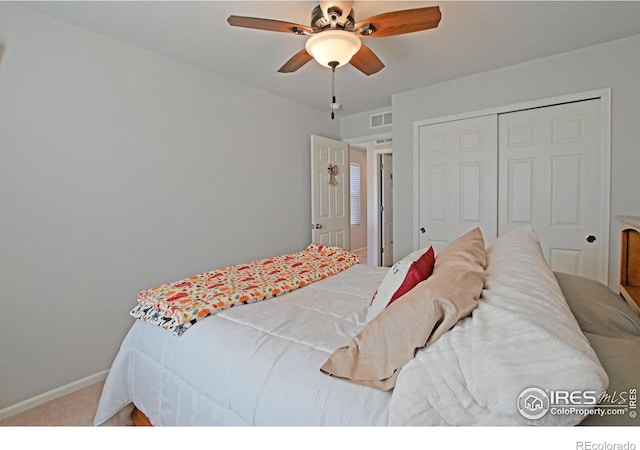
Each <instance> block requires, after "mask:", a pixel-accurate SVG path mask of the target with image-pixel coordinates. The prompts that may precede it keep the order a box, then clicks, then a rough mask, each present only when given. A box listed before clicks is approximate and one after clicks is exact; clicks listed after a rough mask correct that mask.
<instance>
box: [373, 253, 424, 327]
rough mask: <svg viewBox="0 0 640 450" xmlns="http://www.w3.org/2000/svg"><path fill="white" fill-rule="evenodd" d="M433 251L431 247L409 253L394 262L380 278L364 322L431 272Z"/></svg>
mask: <svg viewBox="0 0 640 450" xmlns="http://www.w3.org/2000/svg"><path fill="white" fill-rule="evenodd" d="M434 262H435V253H434V251H433V247H429V248H423V249H420V250H416V251H414V252H412V253H409V254H408V255H407V256H405V257H404V258H402V259H401V260H400V261H398V262H396V263H395V264H394V265H393V266H391V268H390V269H389V271H388V272H387V274H386V275H385V276H384V278H383V279H382V282H381V283H380V286H379V287H378V290H377V291H376V293H375V294H373V298H372V299H371V304H370V305H369V309H368V310H367V317H366V319H365V322H366V323H369V322H370V321H371V320H372V319H373V318H374V317H375V316H377V315H378V314H380V313H381V312H382V311H384V310H385V308H386V307H387V306H389V305H390V304H391V303H393V302H394V301H395V300H396V299H398V298H400V297H401V296H402V295H404V294H406V293H407V292H409V291H410V290H411V289H413V287H414V286H415V285H416V284H418V283H420V282H421V281H424V280H426V279H427V278H429V276H430V275H431V273H432V272H433V265H434Z"/></svg>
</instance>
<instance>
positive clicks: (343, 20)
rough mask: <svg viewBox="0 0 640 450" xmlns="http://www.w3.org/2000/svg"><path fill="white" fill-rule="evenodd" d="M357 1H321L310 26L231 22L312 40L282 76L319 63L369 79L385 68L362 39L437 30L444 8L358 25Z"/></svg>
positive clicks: (267, 21)
mask: <svg viewBox="0 0 640 450" xmlns="http://www.w3.org/2000/svg"><path fill="white" fill-rule="evenodd" d="M352 6H353V1H335V0H330V1H321V2H320V4H319V5H318V6H316V7H315V8H314V9H313V11H312V13H311V24H310V25H309V26H306V25H300V24H296V23H290V22H283V21H279V20H271V19H261V18H255V17H243V16H233V15H232V16H229V18H228V19H227V22H229V24H230V25H232V26H234V27H244V28H254V29H258V30H266V31H278V32H283V33H293V34H296V35H303V36H309V39H307V42H306V44H305V48H303V49H302V50H300V51H299V52H298V53H296V54H295V55H294V56H293V57H292V58H291V59H289V61H287V62H286V63H285V64H284V65H283V66H282V67H281V68H280V69H279V70H278V72H281V73H291V72H295V71H296V70H298V69H299V68H301V67H302V66H304V65H305V64H306V63H308V62H309V61H311V60H312V59H315V60H316V61H318V62H319V63H320V64H322V65H323V66H326V67H330V68H332V69H333V70H335V68H336V67H340V66H343V65H345V64H347V63H350V64H351V65H352V66H354V67H355V68H356V69H358V70H360V71H361V72H362V73H364V74H366V75H373V74H374V73H377V72H379V71H380V70H382V69H383V68H384V64H383V63H382V61H380V58H378V57H377V56H376V55H375V53H374V52H373V51H372V50H371V49H370V48H368V47H367V46H366V45H364V44H362V42H361V41H360V38H378V37H388V36H396V35H400V34H406V33H414V32H416V31H422V30H429V29H432V28H436V27H437V26H438V24H439V22H440V17H441V14H440V8H439V7H437V6H430V7H425V8H416V9H407V10H401V11H393V12H388V13H383V14H379V15H376V16H373V17H369V18H367V19H365V20H361V21H356V20H355V19H354V12H353V9H352Z"/></svg>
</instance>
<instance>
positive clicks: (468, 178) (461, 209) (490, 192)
mask: <svg viewBox="0 0 640 450" xmlns="http://www.w3.org/2000/svg"><path fill="white" fill-rule="evenodd" d="M496 129H497V116H496V115H495V114H494V115H487V116H481V117H473V118H470V119H463V120H453V121H449V122H442V123H436V124H431V125H423V126H420V127H419V129H418V139H419V142H418V145H419V152H418V158H419V162H418V166H419V181H418V205H419V208H418V209H419V213H418V215H419V218H418V220H419V222H418V223H419V234H418V237H419V245H420V248H424V247H427V246H429V245H432V246H433V249H434V250H435V251H436V252H438V251H439V250H440V249H441V248H443V247H444V246H445V245H446V244H447V243H449V242H450V241H451V240H453V239H454V238H456V237H457V236H459V235H461V234H463V233H466V232H467V231H469V230H470V229H471V228H473V227H476V226H477V227H480V229H481V230H482V233H483V235H484V236H485V240H489V239H491V238H493V237H495V236H497V213H496V210H497V202H498V193H497V189H498V183H497V181H498V178H497V169H498V161H497V158H498V157H497V153H496V148H497V135H496Z"/></svg>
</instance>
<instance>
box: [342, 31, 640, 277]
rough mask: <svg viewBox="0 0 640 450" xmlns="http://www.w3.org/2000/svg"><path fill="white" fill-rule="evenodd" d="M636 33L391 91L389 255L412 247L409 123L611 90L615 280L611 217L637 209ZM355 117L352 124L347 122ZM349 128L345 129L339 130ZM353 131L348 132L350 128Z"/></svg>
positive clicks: (639, 97)
mask: <svg viewBox="0 0 640 450" xmlns="http://www.w3.org/2000/svg"><path fill="white" fill-rule="evenodd" d="M638 55H640V36H633V37H630V38H626V39H621V40H618V41H613V42H610V43H606V44H602V45H597V46H593V47H589V48H585V49H581V50H577V51H573V52H569V53H565V54H562V55H557V56H553V57H548V58H543V59H539V60H535V61H530V62H528V63H524V64H520V65H516V66H512V67H507V68H504V69H500V70H495V71H492V72H486V73H481V74H478V75H474V76H469V77H465V78H461V79H457V80H453V81H449V82H444V83H440V84H436V85H433V86H428V87H425V88H422V89H417V90H413V91H409V92H403V93H399V94H397V95H394V96H393V99H392V104H393V108H392V110H393V164H394V213H395V214H394V227H395V228H394V256H395V258H396V259H399V258H401V257H402V256H403V255H405V254H407V253H409V252H410V251H411V250H413V246H414V238H415V237H416V235H417V232H418V231H417V230H416V229H415V223H414V215H413V204H414V200H413V199H414V193H415V192H414V180H413V170H414V169H413V124H414V122H416V121H420V120H427V119H434V118H439V117H445V116H449V115H453V114H460V113H464V112H469V111H479V110H483V109H488V108H493V107H498V106H502V105H510V104H515V103H520V102H525V101H529V100H536V99H543V98H550V97H555V96H561V95H565V94H572V93H578V92H585V91H591V90H596V89H601V88H607V87H610V88H611V95H612V100H611V108H612V118H611V120H612V137H611V152H612V162H611V180H612V183H611V218H610V230H611V232H610V236H609V238H610V257H609V261H610V273H609V279H610V285H615V284H616V283H617V281H618V279H619V278H618V265H619V252H620V249H619V247H620V246H619V234H618V233H619V232H618V223H617V222H616V221H615V220H614V218H613V217H614V216H615V215H625V214H626V215H640V195H638V193H639V191H638V173H640V127H639V126H638V124H639V122H638V121H639V118H640V84H639V80H640V58H639V57H638ZM365 117H368V114H365V113H362V114H359V115H357V116H355V115H354V116H353V117H347V118H344V119H343V120H342V121H341V130H340V134H341V136H351V135H354V134H355V133H357V132H358V130H362V129H363V124H362V122H363V121H364V120H365V119H364V118H365ZM358 120H359V122H361V123H360V124H359V125H358V124H356V123H354V122H357V121H358ZM345 126H349V129H345V128H344V127H345ZM354 130H355V131H354Z"/></svg>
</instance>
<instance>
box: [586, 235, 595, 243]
mask: <svg viewBox="0 0 640 450" xmlns="http://www.w3.org/2000/svg"><path fill="white" fill-rule="evenodd" d="M595 241H596V237H595V236H594V235H593V234H590V235H589V236H587V242H588V243H592V242H595Z"/></svg>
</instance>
